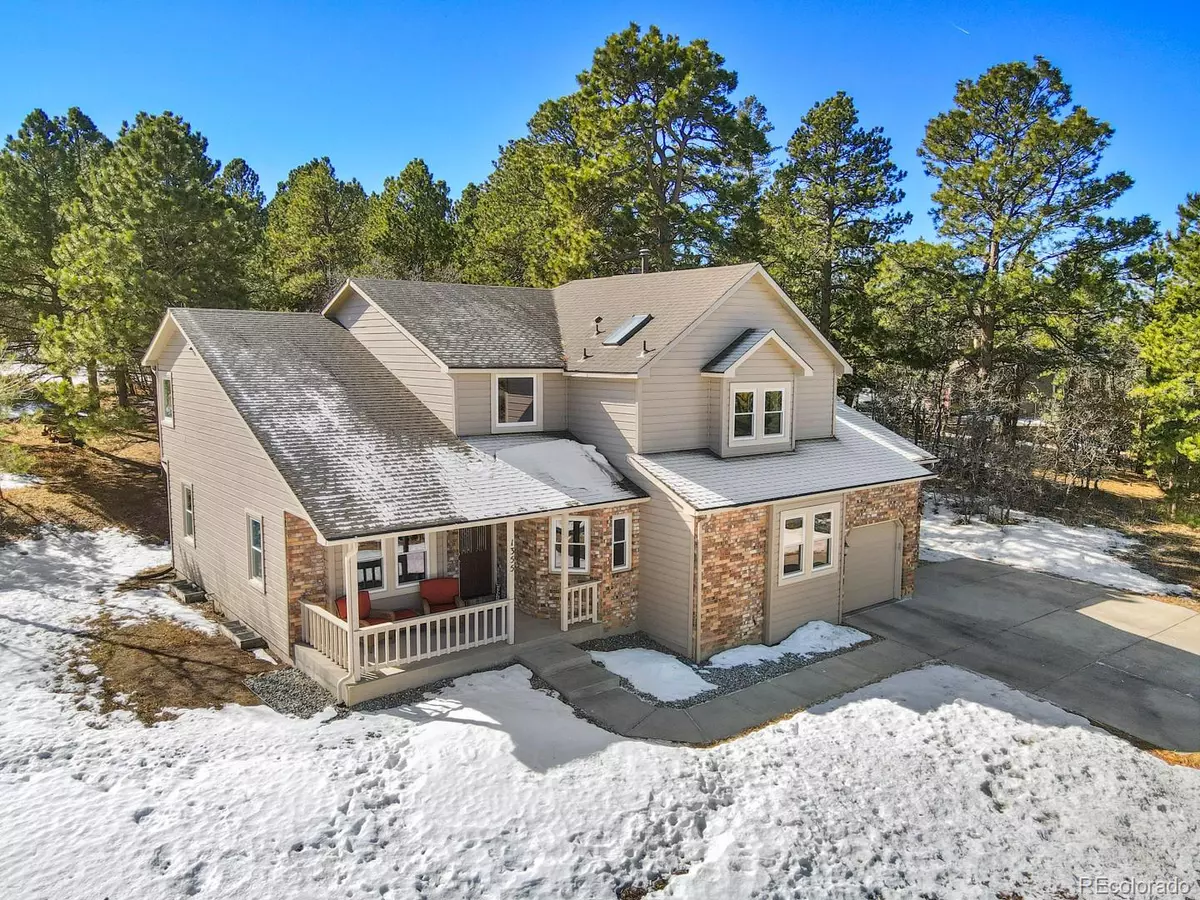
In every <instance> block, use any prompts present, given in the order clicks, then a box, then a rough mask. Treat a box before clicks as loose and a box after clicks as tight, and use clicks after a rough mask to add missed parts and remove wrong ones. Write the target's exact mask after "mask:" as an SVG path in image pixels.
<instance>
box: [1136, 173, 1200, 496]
mask: <svg viewBox="0 0 1200 900" xmlns="http://www.w3.org/2000/svg"><path fill="white" fill-rule="evenodd" d="M1167 250H1168V253H1169V255H1170V259H1171V263H1172V272H1171V274H1170V276H1169V278H1168V280H1167V283H1166V289H1165V291H1164V292H1163V296H1162V298H1161V299H1160V300H1159V302H1158V303H1156V304H1155V307H1154V310H1153V314H1152V316H1151V319H1150V321H1149V322H1148V323H1147V325H1146V326H1145V327H1144V328H1143V329H1142V330H1141V332H1140V333H1139V335H1138V344H1139V347H1140V350H1141V359H1142V361H1143V362H1144V363H1145V366H1146V374H1145V378H1144V380H1143V382H1142V384H1141V385H1139V387H1138V389H1137V390H1136V391H1135V394H1136V396H1138V397H1139V398H1140V399H1141V400H1142V401H1143V402H1144V403H1145V407H1146V427H1145V430H1144V434H1143V439H1144V442H1145V450H1146V454H1147V457H1148V459H1149V461H1150V462H1151V464H1152V465H1153V466H1154V467H1155V468H1156V470H1157V471H1158V473H1159V476H1160V478H1161V479H1162V480H1163V481H1164V482H1165V483H1166V485H1167V487H1168V488H1169V489H1173V490H1175V491H1178V490H1180V489H1183V490H1188V489H1190V490H1196V489H1197V488H1200V194H1190V195H1188V198H1187V201H1186V202H1185V203H1184V204H1183V205H1181V206H1180V207H1179V224H1178V227H1177V230H1176V231H1175V233H1174V234H1172V235H1168V238H1167Z"/></svg>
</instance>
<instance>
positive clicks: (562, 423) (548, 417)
mask: <svg viewBox="0 0 1200 900" xmlns="http://www.w3.org/2000/svg"><path fill="white" fill-rule="evenodd" d="M568 391H569V387H568V385H567V378H566V376H565V375H563V374H562V373H561V372H545V373H543V374H542V430H543V431H566V430H567V394H568Z"/></svg>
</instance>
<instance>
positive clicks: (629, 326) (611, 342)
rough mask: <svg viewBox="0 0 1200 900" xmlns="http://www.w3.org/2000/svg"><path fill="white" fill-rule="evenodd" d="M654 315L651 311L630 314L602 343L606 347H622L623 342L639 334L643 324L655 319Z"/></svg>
mask: <svg viewBox="0 0 1200 900" xmlns="http://www.w3.org/2000/svg"><path fill="white" fill-rule="evenodd" d="M653 318H654V316H652V315H650V313H638V314H637V315H636V316H630V317H629V318H628V319H626V320H625V321H624V322H622V323H621V324H620V325H618V326H617V327H616V328H614V329H613V331H612V333H611V334H610V335H609V336H608V337H606V338H605V339H604V340H603V341H601V343H602V344H604V346H605V347H620V346H621V345H622V344H623V343H625V342H626V341H627V340H629V339H630V338H631V337H633V336H634V335H635V334H637V333H638V332H639V331H640V330H641V329H642V326H643V325H645V324H646V323H647V322H649V321H650V320H651V319H653Z"/></svg>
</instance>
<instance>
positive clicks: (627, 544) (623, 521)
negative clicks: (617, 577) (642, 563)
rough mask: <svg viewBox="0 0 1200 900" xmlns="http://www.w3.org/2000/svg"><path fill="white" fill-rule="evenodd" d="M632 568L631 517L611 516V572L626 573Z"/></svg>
mask: <svg viewBox="0 0 1200 900" xmlns="http://www.w3.org/2000/svg"><path fill="white" fill-rule="evenodd" d="M632 566H633V517H632V516H629V515H623V516H613V520H612V570H613V571H614V572H628V571H629V569H630V568H631V567H632Z"/></svg>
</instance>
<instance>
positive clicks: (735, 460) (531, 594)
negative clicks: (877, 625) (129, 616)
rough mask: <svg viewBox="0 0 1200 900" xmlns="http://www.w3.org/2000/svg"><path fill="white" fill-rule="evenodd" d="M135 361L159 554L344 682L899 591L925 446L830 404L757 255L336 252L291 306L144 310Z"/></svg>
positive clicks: (738, 634) (374, 690) (816, 608)
mask: <svg viewBox="0 0 1200 900" xmlns="http://www.w3.org/2000/svg"><path fill="white" fill-rule="evenodd" d="M144 362H145V364H146V365H148V366H151V367H153V369H154V370H155V372H156V373H157V382H158V385H159V411H160V425H161V429H160V434H161V447H162V460H163V466H164V468H165V470H166V474H167V479H168V482H169V498H170V500H169V502H170V519H171V536H172V542H171V543H172V547H173V553H174V560H175V566H176V568H177V569H178V570H179V571H180V572H181V573H183V574H185V575H186V576H187V577H188V578H190V579H191V580H193V581H195V582H196V583H197V584H199V585H201V586H202V587H203V588H204V589H205V590H206V591H207V592H208V594H209V596H211V597H212V598H213V599H214V601H215V602H216V604H217V605H218V608H219V609H220V610H221V611H222V612H223V613H224V614H226V615H228V616H230V617H232V618H234V619H236V620H238V621H240V622H241V623H243V624H245V625H246V626H248V627H250V628H252V629H253V630H255V631H256V632H257V633H258V634H260V635H262V636H263V637H264V638H265V639H266V641H267V642H268V644H269V646H270V647H271V648H272V649H273V650H275V651H276V652H277V653H278V654H280V655H282V656H285V657H287V658H290V659H291V660H293V662H294V663H295V664H296V665H297V666H298V667H300V668H301V669H302V670H304V671H306V672H308V673H309V674H311V675H312V676H313V677H315V678H317V679H318V680H319V681H321V682H322V683H324V684H325V685H327V686H328V687H329V688H330V689H331V690H333V691H335V692H336V693H337V694H338V696H339V697H340V698H341V699H343V700H346V701H348V702H357V701H359V700H362V699H365V698H367V697H371V696H378V695H381V694H383V693H387V692H390V691H394V690H398V689H401V688H406V687H410V686H414V685H417V684H422V683H427V682H429V681H432V680H435V679H437V678H442V677H446V676H448V675H453V674H462V673H463V672H466V671H470V670H472V669H475V668H479V667H482V666H484V665H489V664H497V663H500V662H504V661H506V660H509V659H512V658H513V654H514V653H515V652H516V648H517V647H518V646H519V645H522V644H525V643H528V642H534V641H538V642H545V641H557V640H562V639H563V638H564V637H565V638H566V639H567V640H569V641H573V642H575V643H579V642H581V641H584V640H588V639H591V638H594V637H597V636H599V635H601V634H604V633H606V632H613V631H632V630H636V629H641V630H642V631H645V632H646V633H647V634H649V635H650V636H652V637H653V638H655V639H656V640H658V641H659V642H661V643H662V644H664V645H666V646H667V647H670V648H672V649H673V650H675V651H677V652H679V653H681V654H685V655H687V656H689V657H691V658H693V659H696V660H703V659H706V658H708V657H709V656H711V655H712V654H713V653H716V652H718V651H720V650H724V649H727V648H729V647H733V646H737V645H739V644H744V643H751V642H766V643H775V642H778V641H779V640H781V639H783V638H784V637H785V636H786V635H787V634H789V633H790V632H791V631H792V630H793V629H794V628H796V627H797V626H799V625H800V624H802V623H804V622H806V621H809V620H812V619H825V620H828V621H831V622H837V621H839V620H840V619H841V617H842V615H843V614H845V613H847V612H849V611H851V610H853V609H856V608H859V607H862V606H865V605H869V604H873V603H877V602H880V601H883V600H887V599H890V598H893V597H897V596H900V595H902V594H907V593H909V592H911V591H912V588H913V578H914V573H915V567H916V559H917V534H918V528H919V522H920V483H921V482H922V481H923V480H925V479H927V478H930V477H932V476H931V474H930V471H929V470H928V468H927V466H926V464H927V463H929V462H930V461H931V460H930V457H929V456H928V454H926V453H925V452H924V451H922V450H921V449H920V448H919V447H916V446H915V445H913V444H911V443H909V442H907V441H905V440H904V439H903V438H901V437H899V436H898V435H896V434H893V433H892V432H889V431H887V430H886V429H884V428H882V427H881V426H879V425H877V424H876V423H874V422H873V421H871V420H870V419H868V418H866V417H864V416H862V415H861V414H859V413H857V412H855V411H853V410H852V409H850V408H848V407H846V406H844V405H843V404H841V403H840V402H839V401H838V399H837V393H836V387H837V383H838V378H839V377H840V376H841V375H844V374H846V373H848V372H849V371H850V367H849V365H848V364H847V363H846V361H845V360H844V359H843V358H842V357H841V356H840V355H839V354H838V352H837V351H836V350H835V349H834V348H833V346H832V345H831V344H830V343H829V341H828V340H826V339H825V338H824V337H823V336H822V335H821V334H820V333H819V332H818V331H817V330H816V328H814V327H813V325H812V323H811V322H809V321H808V319H807V318H805V316H804V315H803V314H802V313H800V312H799V311H798V309H797V308H796V306H795V305H794V304H793V303H792V302H791V301H790V300H789V299H788V298H787V296H785V294H784V293H783V291H782V290H781V289H780V288H779V286H778V285H777V284H775V282H774V281H773V280H772V279H771V278H770V276H769V275H768V274H767V273H766V272H765V270H764V269H763V268H762V267H761V266H760V265H757V264H748V265H740V266H727V267H713V268H703V269H692V270H685V271H678V272H666V273H651V274H642V275H625V276H616V277H611V278H598V279H592V280H586V281H574V282H571V283H569V284H565V285H563V286H561V287H559V288H555V289H553V290H537V289H529V288H512V287H488V286H476V285H462V284H433V283H415V282H402V281H387V280H380V279H370V278H355V279H350V280H349V281H347V282H346V284H345V285H344V286H343V287H342V288H341V289H340V290H339V291H338V293H337V294H336V296H335V297H334V298H333V299H332V301H331V302H330V303H329V304H328V306H327V307H326V308H325V309H324V310H323V311H322V312H321V313H319V314H317V313H307V314H302V313H267V312H253V311H242V310H217V309H172V310H170V311H169V312H168V313H167V315H166V317H165V318H164V321H163V323H162V325H161V327H160V328H159V330H158V333H157V334H156V336H155V338H154V341H153V343H152V345H151V347H150V348H149V350H148V351H147V353H146V356H145V360H144ZM564 544H565V552H564ZM347 586H350V587H351V588H352V590H347ZM355 595H357V596H358V598H359V599H358V602H347V600H346V597H348V596H349V597H353V596H355Z"/></svg>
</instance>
